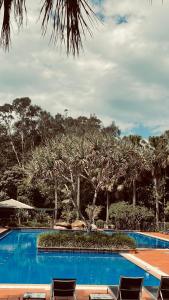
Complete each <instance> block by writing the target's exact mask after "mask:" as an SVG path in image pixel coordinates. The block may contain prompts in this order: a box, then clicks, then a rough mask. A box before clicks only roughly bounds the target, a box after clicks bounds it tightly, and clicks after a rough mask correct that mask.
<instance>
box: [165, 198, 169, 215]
mask: <svg viewBox="0 0 169 300" xmlns="http://www.w3.org/2000/svg"><path fill="white" fill-rule="evenodd" d="M165 215H166V216H167V217H169V202H167V205H166V207H165Z"/></svg>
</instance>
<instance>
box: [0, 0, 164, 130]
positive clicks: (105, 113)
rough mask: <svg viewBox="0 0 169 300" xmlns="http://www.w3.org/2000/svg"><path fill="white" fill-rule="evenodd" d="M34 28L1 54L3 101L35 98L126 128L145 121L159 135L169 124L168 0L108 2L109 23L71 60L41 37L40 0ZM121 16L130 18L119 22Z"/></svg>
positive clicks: (32, 16) (34, 7)
mask: <svg viewBox="0 0 169 300" xmlns="http://www.w3.org/2000/svg"><path fill="white" fill-rule="evenodd" d="M30 3H31V5H30V7H29V9H28V14H29V19H28V26H27V28H24V30H23V31H22V32H20V33H19V34H18V33H17V31H16V29H14V32H13V46H12V49H11V50H10V52H9V53H3V51H2V50H1V51H0V103H1V104H3V103H5V102H8V101H10V100H13V99H14V98H16V97H22V96H29V97H31V98H32V101H33V103H37V104H38V105H41V106H42V107H43V108H45V109H46V110H48V111H50V112H52V113H53V114H55V113H57V112H61V113H63V111H64V109H68V110H69V112H70V114H71V115H72V116H77V115H79V114H85V115H89V114H91V113H96V114H97V115H98V116H99V117H100V118H102V120H103V121H104V122H105V124H108V123H110V122H111V120H115V121H116V123H117V124H118V125H119V126H120V128H121V129H122V130H124V131H130V130H131V131H132V130H133V128H134V127H137V126H138V127H139V125H140V124H141V125H142V126H144V127H147V128H149V130H151V131H152V133H160V132H161V131H163V130H166V129H168V128H169V118H168V111H169V85H168V82H169V33H168V28H169V2H168V1H164V4H163V5H162V4H161V2H160V1H159V0H154V1H153V5H150V4H149V3H148V1H147V0H144V1H140V0H105V1H103V3H102V6H100V8H97V9H98V10H99V9H100V11H101V13H102V14H104V15H105V23H104V24H98V25H97V28H95V29H94V32H93V38H90V37H88V38H87V40H86V41H84V52H82V53H81V54H80V57H79V58H76V59H74V58H72V57H67V56H66V55H65V54H64V51H61V50H60V48H59V47H58V48H57V49H56V48H55V47H54V46H52V45H50V46H49V44H48V41H49V37H48V38H45V39H43V38H41V36H40V23H37V22H36V21H37V18H38V12H37V11H38V5H39V4H38V3H37V2H35V1H33V0H31V1H30ZM115 16H122V17H124V16H127V20H128V23H122V24H120V25H118V24H116V22H115V19H114V17H115Z"/></svg>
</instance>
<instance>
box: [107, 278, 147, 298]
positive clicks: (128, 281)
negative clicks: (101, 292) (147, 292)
mask: <svg viewBox="0 0 169 300" xmlns="http://www.w3.org/2000/svg"><path fill="white" fill-rule="evenodd" d="M142 285H143V278H142V277H121V278H120V284H119V286H111V287H109V289H110V290H111V291H112V292H113V294H114V296H115V297H116V300H140V298H141V292H142Z"/></svg>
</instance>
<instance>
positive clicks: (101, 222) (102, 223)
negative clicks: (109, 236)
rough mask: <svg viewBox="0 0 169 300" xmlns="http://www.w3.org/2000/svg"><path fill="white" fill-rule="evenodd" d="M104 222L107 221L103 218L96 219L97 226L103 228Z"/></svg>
mask: <svg viewBox="0 0 169 300" xmlns="http://www.w3.org/2000/svg"><path fill="white" fill-rule="evenodd" d="M104 224H105V221H103V220H101V219H99V220H97V221H96V226H97V228H103V227H104Z"/></svg>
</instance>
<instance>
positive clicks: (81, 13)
mask: <svg viewBox="0 0 169 300" xmlns="http://www.w3.org/2000/svg"><path fill="white" fill-rule="evenodd" d="M27 3H28V0H0V12H3V19H2V29H1V38H0V44H1V46H2V47H3V48H4V49H5V50H7V49H9V46H10V42H11V22H12V21H13V20H14V21H15V23H16V24H17V26H18V28H19V29H20V28H21V27H22V26H23V24H24V19H25V17H26V15H27ZM12 14H13V15H12ZM39 14H40V17H41V19H42V26H41V28H42V35H43V36H44V35H46V33H47V31H48V29H49V24H51V29H50V31H51V33H50V35H51V38H50V39H51V41H53V43H54V44H55V43H56V42H57V40H58V39H59V40H60V41H61V43H66V49H67V54H69V53H72V54H73V55H76V54H79V50H80V48H81V47H82V35H85V34H86V31H87V32H89V33H90V34H91V26H90V25H91V22H93V20H94V17H95V14H94V12H93V10H92V8H91V6H90V5H89V3H88V0H43V1H42V6H41V7H40V8H39Z"/></svg>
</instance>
